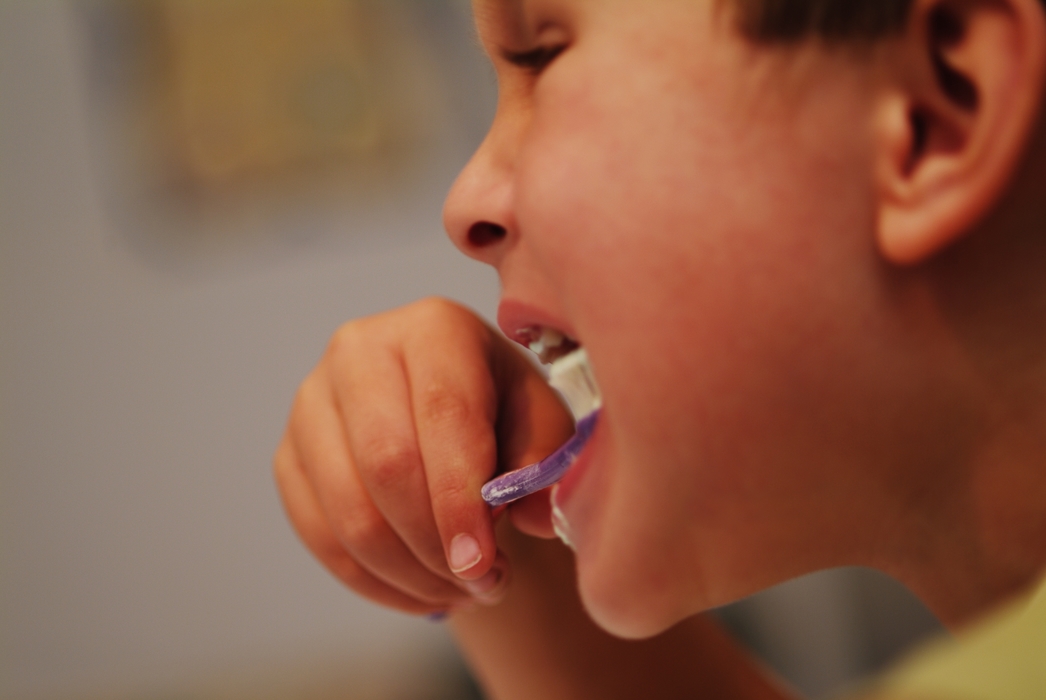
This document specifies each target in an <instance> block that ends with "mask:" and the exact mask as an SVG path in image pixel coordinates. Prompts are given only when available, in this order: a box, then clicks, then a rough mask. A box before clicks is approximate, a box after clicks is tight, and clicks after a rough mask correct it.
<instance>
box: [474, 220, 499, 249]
mask: <svg viewBox="0 0 1046 700" xmlns="http://www.w3.org/2000/svg"><path fill="white" fill-rule="evenodd" d="M468 238H469V244H470V245H472V246H475V247H476V248H483V247H486V246H488V245H490V244H491V243H497V242H498V241H500V240H502V239H504V238H505V227H504V226H498V225H497V224H492V223H490V222H489V221H480V222H479V223H475V224H472V226H471V227H469V234H468Z"/></svg>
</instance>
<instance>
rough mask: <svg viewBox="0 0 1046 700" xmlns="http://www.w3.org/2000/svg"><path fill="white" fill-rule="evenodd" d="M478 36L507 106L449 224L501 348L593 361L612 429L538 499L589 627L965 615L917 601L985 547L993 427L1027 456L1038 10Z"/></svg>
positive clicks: (967, 602) (607, 2) (633, 630)
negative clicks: (910, 598)
mask: <svg viewBox="0 0 1046 700" xmlns="http://www.w3.org/2000/svg"><path fill="white" fill-rule="evenodd" d="M475 12H476V18H477V24H478V27H479V31H480V36H481V39H482V41H483V43H484V46H485V48H486V49H487V51H488V53H489V54H490V56H491V58H492V60H493V62H494V64H495V67H496V69H497V72H498V76H499V83H500V96H499V106H498V112H497V116H496V117H495V122H494V124H493V126H492V128H491V132H490V134H489V135H488V137H487V139H486V140H485V142H484V143H483V145H482V146H481V147H480V149H479V151H478V152H477V153H476V155H475V156H474V158H473V159H472V161H471V162H470V163H469V165H468V166H467V167H466V168H465V170H464V171H463V173H462V174H461V176H460V177H459V179H458V181H457V183H456V184H455V186H454V189H453V190H452V192H451V194H450V196H449V198H448V201H447V205H446V211H445V220H446V225H447V229H448V231H449V232H450V234H451V237H452V238H453V239H454V241H455V242H456V243H457V244H458V245H459V247H461V248H462V250H464V251H465V252H466V253H468V254H469V255H472V256H473V257H476V258H478V259H480V260H483V261H485V262H488V263H490V264H492V265H494V266H496V267H497V269H498V272H499V274H500V276H501V280H502V285H503V301H502V305H501V308H500V312H499V322H500V324H501V326H502V328H503V329H504V330H505V332H506V333H507V334H508V335H509V336H510V337H515V338H517V339H525V338H526V337H527V335H528V333H530V332H531V331H532V330H533V329H534V328H538V327H542V326H544V327H553V328H556V329H558V330H561V331H562V332H564V333H565V334H566V335H568V336H570V337H571V338H574V339H576V340H577V341H578V342H580V343H581V344H583V345H584V346H585V347H586V348H587V349H588V352H589V356H590V357H591V359H592V363H593V366H594V370H595V373H596V376H597V378H598V379H599V381H600V384H601V388H602V390H603V395H604V413H603V417H602V418H601V421H600V424H599V427H598V428H597V431H596V434H595V436H594V437H593V439H592V441H591V442H590V443H589V446H588V448H587V449H586V452H585V454H584V455H583V456H582V458H581V460H579V462H578V464H577V466H576V467H575V468H574V469H573V470H572V472H571V473H570V474H569V475H568V476H567V478H566V479H565V480H564V481H563V482H562V484H561V485H560V487H559V491H558V493H557V494H556V495H555V496H554V500H555V501H556V503H557V505H558V506H559V507H560V508H561V510H562V512H563V515H564V516H565V520H566V522H567V523H568V526H569V529H570V531H571V535H572V539H573V540H574V543H575V545H576V549H577V562H578V573H579V581H580V587H581V592H582V596H583V599H584V601H585V603H586V605H587V607H588V609H589V611H590V612H591V613H592V614H593V616H594V617H595V618H596V620H597V621H598V622H600V623H601V624H603V625H604V626H605V627H607V628H608V629H609V630H611V631H614V632H618V633H621V634H625V635H643V634H650V633H654V632H656V631H658V630H660V629H663V628H664V627H666V626H667V625H670V624H672V623H673V622H675V621H677V620H679V619H680V618H682V617H684V616H686V615H689V614H691V613H692V612H695V611H697V610H700V609H704V608H706V607H709V606H713V605H719V604H723V603H726V602H728V601H730V600H734V599H736V598H738V597H740V596H742V595H746V594H748V593H751V592H753V591H755V590H758V589H759V588H762V587H765V586H767V585H771V584H773V583H776V582H778V581H781V580H784V579H786V578H789V577H791V576H794V575H798V574H801V573H804V572H807V571H811V570H815V569H819V568H823V567H827V566H834V565H842V564H865V565H873V566H879V567H880V568H884V569H886V570H888V571H890V572H892V573H894V574H896V575H898V576H899V577H901V578H902V579H904V580H905V581H906V582H908V583H909V584H910V585H912V586H913V587H914V588H916V590H917V592H920V593H922V594H923V595H924V597H925V598H927V599H928V602H930V604H931V605H933V606H935V607H936V608H937V610H938V612H940V613H941V614H942V615H944V616H946V617H949V616H950V617H953V618H955V617H960V616H962V615H963V614H966V613H968V612H969V611H970V609H971V608H972V607H975V605H976V601H975V600H974V599H975V598H976V597H977V596H976V595H975V594H974V593H967V592H966V591H958V592H956V593H955V594H954V599H943V598H938V599H934V598H935V595H936V594H935V593H934V591H935V590H936V584H937V583H939V581H938V580H937V578H936V577H943V576H956V575H958V574H959V573H960V572H959V571H958V570H959V569H960V568H962V566H963V565H968V564H969V563H970V562H971V561H973V560H974V559H976V556H977V555H979V554H980V551H979V550H977V546H979V545H986V544H988V543H989V542H988V541H989V540H991V539H992V538H993V537H1004V536H1005V535H1004V534H1000V533H1005V532H1007V530H1006V527H1005V524H1004V523H996V522H995V520H991V523H990V524H991V526H992V527H990V528H989V529H990V530H991V532H990V533H988V534H986V533H985V532H982V531H981V530H977V528H976V527H975V525H974V521H976V522H977V523H979V524H983V522H982V521H984V520H985V518H987V517H988V515H987V514H988V512H989V511H991V512H992V513H994V512H995V510H994V509H995V508H996V507H997V506H998V505H999V503H997V501H999V502H1002V501H1005V500H1007V494H1008V492H1006V493H1002V491H1005V489H1003V490H1001V491H1000V490H999V489H995V491H1000V493H995V491H993V490H992V488H988V489H987V490H985V489H984V488H982V487H983V486H984V485H983V484H982V483H981V482H982V479H981V476H982V475H983V473H984V471H985V470H986V469H988V468H989V466H990V467H991V468H992V469H995V470H996V473H998V470H999V469H1000V467H999V466H998V464H997V462H999V461H1000V460H1002V458H1003V457H1004V456H1005V455H1004V454H1003V452H1004V451H1005V449H1008V448H1006V447H1004V446H1001V445H1000V443H1001V442H1005V441H1001V440H999V439H997V438H998V435H997V434H996V433H997V432H998V431H997V430H996V429H997V428H999V426H1001V425H1003V424H1006V426H1008V427H1006V428H1005V429H1007V430H1008V429H1010V428H1012V427H1013V426H1012V424H1010V423H1008V422H1007V416H1008V415H1009V414H1008V413H1007V411H1008V410H1009V408H1012V406H1013V404H1014V403H1015V402H1016V403H1019V402H1020V401H1023V402H1024V403H1023V404H1022V410H1023V411H1024V417H1025V418H1027V419H1028V425H1033V426H1037V427H1039V428H1041V423H1037V422H1035V421H1039V420H1041V418H1042V414H1041V413H1039V412H1038V411H1039V410H1040V409H1042V405H1041V404H1038V403H1035V402H1034V401H1033V400H1032V398H1041V396H1039V395H1035V394H1031V393H1028V392H1024V393H1022V387H1023V386H1025V385H1024V384H1022V383H1021V382H1019V381H1014V376H1016V375H1015V373H1016V372H1020V373H1022V376H1035V377H1036V380H1040V379H1042V369H1043V366H1044V360H1043V357H1044V349H1046V339H1044V338H1042V337H1041V331H1038V330H1037V328H1046V319H1044V318H1042V316H1043V314H1044V313H1046V292H1044V288H1043V283H1042V281H1041V278H1043V277H1046V275H1042V274H1041V272H1039V271H1040V270H1041V269H1042V267H1041V265H1042V264H1044V263H1046V251H1044V250H1043V248H1044V246H1046V241H1043V240H1042V239H1043V238H1044V236H1043V235H1042V234H1041V230H1042V226H1041V221H1042V220H1043V219H1042V216H1043V209H1042V204H1041V202H1043V201H1044V200H1046V197H1044V196H1043V195H1044V194H1046V192H1044V191H1043V186H1042V184H1040V183H1041V182H1043V178H1042V177H1038V178H1036V176H1035V174H1034V172H1033V171H1034V170H1035V169H1036V168H1038V172H1039V173H1041V172H1042V170H1043V160H1044V155H1046V148H1044V146H1043V143H1042V141H1043V138H1042V131H1043V130H1042V129H1041V127H1040V119H1039V102H1040V98H1041V92H1042V82H1043V76H1044V72H1046V18H1044V13H1043V7H1042V5H1041V3H1040V1H1039V0H908V1H906V2H887V1H885V0H867V1H866V2H856V1H853V0H838V1H835V2H830V1H829V0H809V1H808V2H801V1H800V0H477V1H476V4H475ZM1029 153H1030V154H1031V155H1030V156H1028V154H1029ZM1036 223H1038V226H1039V228H1038V229H1035V230H1034V231H1032V229H1033V228H1034V226H1035V224H1036ZM1030 232H1033V233H1035V234H1036V235H1031V233H1030ZM1007 285H1009V286H1007ZM1014 290H1018V291H1019V290H1024V291H1025V292H1026V293H1015V292H1014ZM1036 304H1038V306H1035V305H1036ZM1000 310H1002V311H1005V312H1006V313H1003V314H1001V315H1000V314H999V313H998V312H999V311H1000ZM1035 313H1038V314H1039V316H1038V317H1037V318H1038V320H1039V321H1041V323H1039V324H1038V325H1037V326H1034V328H1033V329H1029V328H1031V326H1028V324H1025V323H1024V322H1023V320H1022V319H1026V318H1029V314H1031V315H1034V314H1035ZM1034 333H1038V334H1039V337H1037V338H1035V339H1034V342H1031V340H1032V339H1031V335H1030V334H1034ZM1015 348H1031V350H1027V351H1024V352H1023V354H1018V355H1015V354H1014V352H1015ZM1003 357H1005V358H1007V359H1006V361H1005V362H1002V360H1001V359H1000V358H1003ZM1007 363H1009V364H1007ZM1011 369H1012V371H1011ZM1004 386H1005V387H1006V388H1005V390H1004V388H1003V387H1004ZM1044 388H1046V380H1044V381H1043V382H1042V386H1038V387H1037V390H1038V391H1043V390H1044ZM1007 392H1008V393H1007ZM1025 394H1027V395H1025ZM1018 395H1019V396H1018ZM1029 431H1030V432H1029ZM1018 432H1020V431H1018ZM1026 433H1027V434H1029V435H1030V434H1032V433H1034V428H1030V429H1028V430H1025V431H1024V432H1020V435H1021V436H1022V437H1021V439H1022V440H1023V439H1024V438H1026V437H1028V435H1026ZM1021 444H1023V443H1021ZM1009 456H1011V457H1012V456H1013V455H1009ZM1010 461H1012V460H1010ZM1013 478H1014V479H1016V478H1017V477H1016V476H1014V477H1013ZM1006 483H1009V481H1006ZM1040 486H1041V487H1042V488H1046V485H1040ZM1024 487H1027V484H1024ZM1044 495H1046V494H1044ZM993 499H994V500H993ZM964 507H965V508H966V509H965V510H964ZM996 526H997V527H996ZM957 528H958V530H957ZM963 528H969V529H970V531H969V532H967V531H965V530H963ZM945 529H946V530H947V532H944V530H945ZM974 530H977V531H976V532H974ZM1037 534H1042V533H1037ZM964 537H966V538H967V539H968V540H969V541H970V542H972V543H973V544H969V547H967V546H966V545H965V544H962V545H955V544H954V542H955V541H957V540H958V541H965V540H963V538H964ZM1043 541H1046V539H1044V540H1043ZM949 542H951V543H952V544H949ZM949 547H950V549H949ZM956 549H962V550H963V551H962V552H957V551H953V550H956ZM967 550H968V551H967ZM975 550H976V551H975ZM960 554H961V555H964V556H965V558H963V556H959V555H960ZM1043 554H1044V555H1046V553H1043ZM1014 559H1015V561H1016V560H1020V561H1021V562H1024V561H1026V560H1027V559H1028V557H1027V552H1023V551H1022V552H1021V553H1020V556H1016V555H1015V556H1014ZM960 560H962V562H964V564H960ZM995 564H996V563H995V562H993V563H992V566H994V565H995ZM985 566H986V567H987V566H988V564H987V563H985ZM989 568H990V567H989ZM996 568H998V567H996ZM1003 568H1005V567H1003ZM1011 568H1012V569H1013V571H1009V570H1007V572H1006V574H1005V575H1003V574H999V573H998V572H996V571H995V570H994V569H993V573H992V576H994V577H995V578H994V579H993V583H992V585H994V586H995V587H996V588H999V589H1002V588H1005V587H1006V586H1012V585H1015V583H1014V581H1015V580H1016V579H1017V578H1020V576H1021V575H1027V572H1018V571H1017V569H1019V568H1020V567H1019V566H1017V565H1016V564H1014V565H1013V566H1012V567H1011ZM967 574H968V572H967ZM1006 576H1009V577H1010V578H1009V579H1007V578H1006ZM976 584H983V585H981V586H980V588H979V589H977V590H981V589H983V588H984V587H985V586H987V585H988V583H985V582H980V581H978V582H976ZM959 588H962V587H961V586H960V587H959ZM983 595H984V594H983V590H981V597H982V598H983ZM982 602H983V601H982Z"/></svg>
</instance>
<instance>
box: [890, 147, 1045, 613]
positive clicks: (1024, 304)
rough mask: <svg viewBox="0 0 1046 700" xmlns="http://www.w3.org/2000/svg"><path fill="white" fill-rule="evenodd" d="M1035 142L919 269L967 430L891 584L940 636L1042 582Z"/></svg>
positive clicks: (1040, 259)
mask: <svg viewBox="0 0 1046 700" xmlns="http://www.w3.org/2000/svg"><path fill="white" fill-rule="evenodd" d="M1044 133H1046V128H1044V129H1040V131H1039V136H1038V138H1037V140H1036V141H1035V143H1033V144H1032V147H1031V149H1030V155H1029V158H1028V160H1027V162H1026V163H1025V164H1024V166H1023V167H1022V169H1021V171H1020V172H1019V173H1018V176H1017V178H1016V179H1015V181H1014V184H1013V186H1012V187H1011V188H1010V190H1009V191H1008V193H1007V194H1006V195H1005V196H1004V198H1003V199H1002V201H1001V202H1000V205H999V207H998V208H997V210H996V211H995V213H993V215H992V216H991V217H989V219H988V220H986V221H985V222H984V223H983V224H981V225H980V226H978V227H977V229H976V230H974V231H973V232H972V233H971V235H970V236H968V237H967V238H966V239H965V240H963V241H962V242H960V243H959V244H958V245H956V246H955V247H954V248H953V249H952V250H950V251H948V252H947V253H946V254H945V255H942V256H941V257H940V259H938V260H936V261H935V262H934V263H932V265H931V266H930V267H929V268H928V269H927V270H924V272H926V273H928V274H927V277H926V279H927V280H928V284H929V286H930V289H931V290H932V291H931V292H930V294H931V295H932V297H933V299H934V302H933V307H934V309H935V315H936V319H935V320H936V323H937V324H938V327H939V328H941V329H943V331H944V332H943V334H942V335H941V336H940V337H941V338H943V342H946V343H947V346H948V353H949V354H950V355H951V356H952V357H958V358H959V359H960V362H958V363H957V367H959V368H960V369H959V371H958V373H957V374H958V378H957V381H958V382H959V383H961V385H962V386H963V391H962V395H963V396H964V397H966V401H965V403H966V408H967V410H966V411H965V413H964V415H965V416H966V417H967V418H970V423H969V425H964V426H962V427H961V428H959V427H958V426H956V427H957V429H958V430H962V431H964V434H962V435H957V436H956V444H961V445H962V452H961V457H960V458H959V459H958V460H956V461H957V462H958V464H957V465H952V466H951V467H949V470H950V472H949V473H948V474H947V481H948V483H949V488H947V489H946V491H947V493H946V494H944V495H943V496H942V497H941V499H940V500H938V501H936V502H935V506H936V507H935V508H934V509H933V510H932V513H933V514H932V515H926V514H925V513H923V514H922V516H917V517H922V519H923V521H922V522H915V523H912V524H911V528H910V529H909V531H908V532H907V534H906V538H907V539H908V540H909V541H914V542H918V543H920V546H917V547H912V546H908V547H907V552H908V555H907V557H906V561H904V562H903V563H900V565H899V566H897V564H898V562H894V570H893V571H892V573H894V574H895V575H897V576H898V577H899V578H901V579H902V580H903V581H905V582H906V583H907V584H908V585H909V586H910V587H911V588H912V589H913V590H914V591H915V592H916V593H917V594H918V595H920V596H921V597H922V598H923V600H924V601H925V602H926V603H927V604H928V605H929V606H930V607H931V608H932V609H933V610H934V612H935V613H936V614H937V615H938V616H939V617H940V618H941V620H942V621H943V622H944V623H945V624H947V625H949V626H958V625H962V624H964V623H965V622H967V621H969V620H971V619H972V618H974V617H976V616H978V615H980V614H983V613H984V612H985V611H987V610H988V609H990V608H992V607H994V606H996V605H998V604H1000V603H1001V602H1003V601H1004V600H1006V599H1007V598H1009V597H1011V596H1013V595H1014V594H1016V593H1019V592H1021V591H1022V590H1025V589H1027V588H1028V587H1029V586H1031V585H1033V584H1034V583H1035V582H1037V581H1038V580H1040V579H1041V577H1042V576H1043V575H1044V573H1046V274H1044V273H1043V271H1044V270H1046V227H1044V222H1046V205H1044V204H1043V203H1044V202H1046V184H1044V183H1046V139H1044V138H1043V134H1044ZM971 427H972V428H973V429H972V431H971V430H970V428H971ZM940 481H945V480H944V479H942V480H940ZM942 490H944V489H942ZM894 544H895V545H896V543H894ZM887 568H890V567H887Z"/></svg>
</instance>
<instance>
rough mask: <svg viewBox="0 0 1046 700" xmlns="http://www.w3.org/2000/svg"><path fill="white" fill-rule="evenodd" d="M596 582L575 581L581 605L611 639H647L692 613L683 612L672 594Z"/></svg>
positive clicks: (600, 579) (605, 580) (604, 579)
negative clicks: (611, 636) (610, 635)
mask: <svg viewBox="0 0 1046 700" xmlns="http://www.w3.org/2000/svg"><path fill="white" fill-rule="evenodd" d="M596 578H597V579H598V583H597V582H593V581H589V580H586V578H585V577H584V576H580V577H579V581H578V585H579V588H580V593H581V602H582V604H583V605H584V607H585V611H586V612H587V613H588V615H589V617H591V618H592V620H593V622H595V623H596V624H597V625H598V626H599V627H600V628H601V629H603V630H604V631H605V632H608V633H609V634H612V635H614V636H615V637H621V638H622V639H647V638H649V637H653V636H656V635H658V634H661V633H662V632H664V631H665V630H667V629H669V628H670V627H672V626H674V625H675V624H676V623H678V622H680V621H682V620H683V619H685V618H687V617H689V616H690V615H691V614H692V613H693V612H695V611H690V610H688V609H685V608H686V606H685V605H682V604H681V601H680V600H679V599H678V597H677V596H676V594H675V592H673V591H665V590H661V591H658V590H657V589H656V587H650V586H639V587H637V586H634V585H623V584H624V583H625V582H623V581H620V580H614V579H613V578H610V579H609V580H608V577H605V576H604V577H596ZM636 591H639V592H636Z"/></svg>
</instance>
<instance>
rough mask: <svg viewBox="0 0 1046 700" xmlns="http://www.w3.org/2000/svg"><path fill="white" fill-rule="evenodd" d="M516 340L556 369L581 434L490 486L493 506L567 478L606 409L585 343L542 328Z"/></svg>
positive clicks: (552, 378) (554, 379)
mask: <svg viewBox="0 0 1046 700" xmlns="http://www.w3.org/2000/svg"><path fill="white" fill-rule="evenodd" d="M516 337H517V340H519V341H520V342H525V343H526V344H527V345H528V346H529V347H530V349H531V350H532V351H533V352H534V354H536V355H537V356H538V357H539V358H540V359H541V361H542V362H543V363H545V364H548V365H550V366H549V384H550V385H551V386H552V388H554V389H556V390H557V391H559V393H560V394H561V395H562V396H563V398H564V400H566V402H567V405H568V406H569V407H570V412H571V413H572V414H574V420H575V421H576V430H575V433H574V436H573V437H572V438H570V439H569V440H567V441H566V443H564V444H563V445H562V446H561V447H560V448H559V449H558V450H556V451H555V452H553V453H552V454H551V455H549V456H548V457H546V458H545V459H543V460H541V461H540V462H537V463H535V464H530V465H528V466H526V467H523V468H522V469H517V470H515V471H511V472H508V473H506V474H502V475H501V476H498V477H495V478H494V479H491V480H490V481H488V482H487V483H486V484H484V485H483V489H482V491H481V495H482V497H483V500H485V501H486V502H487V503H489V504H490V505H492V506H499V505H504V504H506V503H511V502H512V501H514V500H516V499H519V498H523V497H524V496H528V495H530V494H532V493H535V492H537V491H540V490H541V489H544V488H548V487H549V486H551V485H552V484H554V483H556V482H557V481H559V480H560V479H562V478H563V476H564V475H565V474H566V473H567V471H568V470H569V469H570V467H571V466H573V464H574V461H575V460H576V459H577V458H578V455H579V454H580V453H581V451H582V450H583V449H584V448H585V444H586V443H587V442H588V439H589V438H590V437H591V436H592V431H593V430H594V429H595V425H596V421H597V420H598V418H599V409H600V407H601V406H602V405H603V399H602V395H601V394H600V391H599V385H598V384H596V378H595V375H593V373H592V367H591V365H589V362H588V353H587V352H586V351H585V349H584V348H582V347H581V344H580V343H578V342H577V341H575V340H573V339H571V338H568V337H567V336H566V335H564V334H563V333H560V332H559V331H557V330H555V329H552V328H543V327H537V326H534V327H531V328H528V329H525V330H523V331H520V332H519V333H517V335H516Z"/></svg>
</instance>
